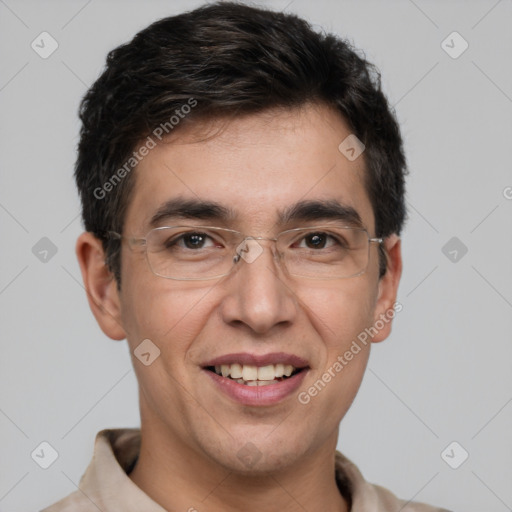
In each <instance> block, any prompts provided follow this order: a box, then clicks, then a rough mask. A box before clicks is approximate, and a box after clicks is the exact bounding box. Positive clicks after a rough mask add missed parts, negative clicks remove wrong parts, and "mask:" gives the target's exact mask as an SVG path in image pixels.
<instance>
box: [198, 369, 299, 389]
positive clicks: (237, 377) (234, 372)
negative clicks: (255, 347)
mask: <svg viewBox="0 0 512 512" xmlns="http://www.w3.org/2000/svg"><path fill="white" fill-rule="evenodd" d="M205 369H206V370H209V371H211V372H213V373H216V374H217V375H219V376H221V377H225V378H228V379H230V380H233V381H235V382H237V383H238V384H243V385H245V386H271V385H273V384H278V383H279V382H282V381H284V380H287V379H289V378H290V377H293V376H294V375H296V374H298V373H300V372H301V371H303V370H305V369H306V368H296V367H295V366H292V365H291V364H269V365H266V366H255V365H250V364H239V363H233V364H222V365H216V366H207V367H206V368H205Z"/></svg>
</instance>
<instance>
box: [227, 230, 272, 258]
mask: <svg viewBox="0 0 512 512" xmlns="http://www.w3.org/2000/svg"><path fill="white" fill-rule="evenodd" d="M258 240H268V241H270V242H275V238H256V237H252V236H249V237H247V238H246V239H245V240H242V242H241V243H240V244H239V245H238V247H237V248H236V255H235V256H234V257H233V262H234V263H238V262H239V261H240V259H243V260H245V262H246V263H253V262H254V261H256V260H257V259H258V258H259V257H260V256H261V255H262V254H263V251H264V248H263V246H262V245H261V244H260V243H259V242H258ZM270 250H271V251H272V256H273V258H274V259H275V257H276V249H275V247H274V244H271V245H270Z"/></svg>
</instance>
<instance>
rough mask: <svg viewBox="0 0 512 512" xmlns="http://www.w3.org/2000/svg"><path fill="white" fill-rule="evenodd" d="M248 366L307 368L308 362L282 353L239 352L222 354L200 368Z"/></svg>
mask: <svg viewBox="0 0 512 512" xmlns="http://www.w3.org/2000/svg"><path fill="white" fill-rule="evenodd" d="M234 363H238V364H250V365H253V366H267V365H270V364H290V365H292V366H294V367H295V368H305V367H308V366H309V364H308V362H307V361H306V360H305V359H303V358H302V357H299V356H296V355H294V354H286V353H284V352H274V353H271V354H250V353H248V352H239V353H236V354H224V355H222V356H219V357H216V358H215V359H211V360H209V361H206V362H205V363H203V364H202V365H201V366H202V367H203V368H204V367H207V366H217V365H222V364H234Z"/></svg>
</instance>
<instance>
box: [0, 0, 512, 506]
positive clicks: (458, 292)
mask: <svg viewBox="0 0 512 512" xmlns="http://www.w3.org/2000/svg"><path fill="white" fill-rule="evenodd" d="M199 4H200V2H196V1H169V0H167V1H155V0H152V1H147V2H133V1H130V2H128V1H99V0H92V1H91V0H89V1H86V0H85V1H64V0H61V1H45V2H38V1H22V0H5V1H3V0H2V1H1V2H0V40H1V74H0V106H1V117H0V130H1V132H0V144H1V147H0V149H1V150H0V169H1V171H0V172H1V174H0V176H1V182H0V185H1V186H0V223H1V224H0V225H1V228H2V229H1V234H2V250H1V251H0V265H1V267H0V268H1V274H0V315H1V333H2V340H1V356H0V365H1V373H0V379H1V382H0V432H1V439H2V443H1V455H0V510H2V511H4V512H6V511H9V512H21V511H27V510H34V511H35V510H39V509H40V508H43V507H44V506H47V505H49V504H50V503H53V502H54V501H56V500H57V499H59V498H61V497H63V496H64V495H67V494H69V493H70V492H72V491H74V490H76V488H77V484H78V482H79V479H80V476H81V475H82V473H83V472H84V470H85V468H86V466H87V464H88V463H89V461H90V458H91V455H92V450H93V442H94V437H95V435H96V433H97V431H99V430H101V429H103V428H109V427H133V426H138V425H139V413H138V397H137V387H136V380H135V376H134V373H133V370H132V367H131V362H130V358H129V353H128V350H127V344H126V341H122V342H115V341H111V340H110V339H108V338H106V337H105V336H104V335H103V334H102V332H101V331H100V329H99V328H98V326H97V325H96V322H95V320H94V318H93V316H92V314H91V313H90V311H89V307H88V304H87V300H86V295H85V292H84V289H83V286H82V281H81V277H80V274H79V268H78V264H77V262H76V258H75V254H74V245H75V240H76V238H77V236H78V235H79V233H80V232H81V231H82V226H81V221H80V217H79V201H78V196H77V193H76V191H75V185H74V182H73V177H72V172H73V165H74V161H75V150H76V144H77V140H78V130H79V122H78V118H77V109H78V105H79V101H80V99H81V97H82V96H83V94H84V93H85V91H86V89H87V88H88V87H89V86H90V85H91V84H92V82H93V81H94V80H95V79H96V78H97V77H98V75H99V73H100V72H101V70H102V68H103V66H104V61H105V57H106V54H107V52H108V51H109V50H111V49H112V48H114V47H115V46H117V45H119V44H121V43H124V42H126V41H127V40H129V39H131V38H132V36H133V35H134V34H135V33H136V32H137V31H139V30H140V29H142V28H144V27H145V26H147V25H148V24H149V23H151V22H153V21H155V20H157V19H159V18H162V17H165V16H169V15H172V14H177V13H180V12H183V11H184V10H189V9H192V8H194V7H196V6H197V5H199ZM259 5H262V6H268V7H272V8H273V9H276V10H283V9H284V10H286V11H287V12H293V13H297V14H299V15H301V16H304V17H306V18H307V19H308V20H309V21H311V22H312V23H313V24H314V25H315V26H316V27H323V28H324V29H325V30H327V31H332V32H335V33H337V34H340V35H342V36H344V37H346V38H348V39H349V40H350V41H352V42H353V43H354V44H355V45H356V46H357V47H358V48H361V49H362V50H363V51H364V52H365V54H366V56H367V58H368V59H369V60H370V61H372V62H374V63H375V64H376V65H377V66H378V67H379V69H380V70H381V72H382V76H383V85H384V88H385V92H386V94H387V96H388V98H389V100H390V102H391V104H393V105H394V106H395V108H396V112H397V116H398V119H399V121H400V123H401V127H402V130H403V136H404V139H405V147H406V152H407V157H408V163H409V168H410V173H411V174H410V176H409V178H408V191H407V203H408V207H409V220H408V223H407V225H406V228H405V230H404V232H403V237H402V238H403V256H404V273H403V278H402V282H401V285H400V289H399V294H398V300H399V301H400V303H401V304H402V305H403V309H402V311H401V312H400V313H398V314H397V315H396V317H395V320H394V326H393V332H392V335H391V336H390V338H389V339H388V340H386V341H385V342H384V343H382V344H379V345H377V346H374V347H373V350H372V354H371V358H370V362H369V367H368V371H367V374H366V376H365V379H364V381H363V384H362V386H361V389H360V392H359V395H358V396H357V398H356V400H355V403H354V405H353V406H352V408H351V409H350V411H349V413H348V414H347V416H346V417H345V418H344V420H343V421H342V423H341V427H340V438H339V445H338V448H339V449H340V450H341V451H342V452H343V453H345V454H346V455H347V456H348V457H349V458H351V459H352V460H353V461H354V462H355V463H356V464H357V465H358V466H359V468H360V469H361V471H362V472H363V474H364V476H365V477H366V479H367V480H369V481H371V482H375V483H378V484H380V485H383V486H385V487H388V488H389V489H391V490H392V491H393V492H394V493H396V494H397V495H399V496H400V497H402V498H405V499H414V500H418V501H425V502H431V503H433V504H437V505H439V506H443V507H446V508H448V509H452V510H454V511H460V512H477V511H482V510H485V511H486V512H490V511H495V512H505V511H507V510H512V485H511V482H512V463H511V460H512V438H511V435H510V433H511V432H512V371H511V364H512V363H511V361H512V343H511V328H512V270H511V268H512V172H511V161H512V144H511V142H510V141H511V140H512V122H511V119H512V67H511V65H510V62H511V50H512V31H511V30H510V27H511V26H512V2H510V1H508V0H504V1H495V0H488V1H487V0H485V1H483V0H482V1H472V2H469V1H459V2H456V1H452V2H443V1H425V0H414V1H413V0H399V1H388V2H382V1H359V2H356V1H335V0H332V1H328V0H315V1H314V2H311V1H306V0H294V1H290V0H275V1H267V2H264V1H262V2H260V4H259ZM43 32H46V33H47V34H42V33H43ZM41 34H42V35H41ZM42 38H43V39H44V41H45V43H44V44H41V43H40V41H41V39H42ZM43 46H44V48H43ZM49 53H51V54H50V55H48V54H49ZM43 442H46V443H49V444H50V445H51V447H53V450H55V452H56V454H58V457H57V459H56V460H55V461H54V462H53V464H51V465H50V466H49V467H48V468H47V469H43V468H42V467H40V461H39V463H38V461H37V457H36V456H35V455H34V454H35V453H39V452H38V450H39V451H40V450H41V443H43ZM42 446H43V447H45V446H46V447H47V448H46V449H47V450H50V448H48V446H47V445H42ZM46 453H50V452H48V451H47V452H46ZM52 453H53V452H52ZM31 454H32V455H31ZM206 508H207V507H206V504H205V509H206Z"/></svg>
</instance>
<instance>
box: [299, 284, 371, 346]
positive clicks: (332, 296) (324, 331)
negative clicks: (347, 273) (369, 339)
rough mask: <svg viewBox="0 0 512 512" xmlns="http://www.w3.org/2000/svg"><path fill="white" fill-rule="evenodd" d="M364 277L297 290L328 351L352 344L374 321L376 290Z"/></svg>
mask: <svg viewBox="0 0 512 512" xmlns="http://www.w3.org/2000/svg"><path fill="white" fill-rule="evenodd" d="M362 277H363V276H361V278H353V279H352V280H350V281H349V280H346V281H343V283H342V284H340V283H339V282H334V281H333V282H332V283H331V284H329V285H328V286H326V284H325V283H324V284H323V287H320V286H313V285H310V286H309V287H308V289H307V290H306V289H304V290H301V291H299V292H298V296H299V297H300V302H301V303H302V304H304V307H303V309H304V311H305V312H306V314H307V315H308V316H309V320H310V322H311V324H312V325H313V327H314V328H315V330H316V331H317V332H318V333H319V334H320V336H321V338H322V340H323V341H324V344H325V346H326V349H327V351H328V352H329V353H331V352H332V351H341V350H344V348H345V346H347V345H348V346H350V344H351V342H352V340H353V339H355V338H356V337H357V335H358V334H359V333H360V332H361V331H363V330H364V329H365V328H366V327H368V326H369V325H371V323H372V319H373V308H374V303H375V300H374V296H373V295H374V293H375V291H374V290H372V288H371V286H370V281H369V280H368V279H362Z"/></svg>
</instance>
